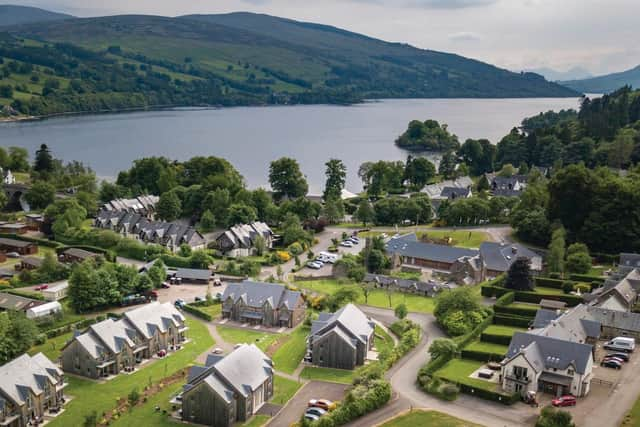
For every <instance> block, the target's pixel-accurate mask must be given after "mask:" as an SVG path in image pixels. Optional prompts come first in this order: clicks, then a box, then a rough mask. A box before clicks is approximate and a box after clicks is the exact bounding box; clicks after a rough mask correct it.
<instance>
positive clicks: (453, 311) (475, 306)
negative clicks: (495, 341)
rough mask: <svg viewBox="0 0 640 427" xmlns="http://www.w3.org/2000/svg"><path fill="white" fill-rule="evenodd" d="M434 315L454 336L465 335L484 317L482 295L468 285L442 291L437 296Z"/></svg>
mask: <svg viewBox="0 0 640 427" xmlns="http://www.w3.org/2000/svg"><path fill="white" fill-rule="evenodd" d="M434 315H435V317H436V319H437V321H438V323H440V325H442V326H443V327H444V329H445V330H446V331H447V333H449V334H450V335H453V336H458V335H464V334H465V333H468V332H469V331H471V330H472V329H473V328H474V327H476V326H477V325H478V324H480V322H482V319H483V318H484V309H483V308H482V305H481V304H480V297H479V296H478V295H476V294H474V293H473V290H472V289H471V288H468V287H462V288H457V289H453V290H452V291H449V292H442V293H440V295H438V297H437V298H436V307H435V310H434Z"/></svg>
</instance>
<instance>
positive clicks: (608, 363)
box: [600, 359, 622, 369]
mask: <svg viewBox="0 0 640 427" xmlns="http://www.w3.org/2000/svg"><path fill="white" fill-rule="evenodd" d="M600 366H603V367H605V368H613V369H622V363H620V362H618V361H617V360H613V359H609V360H603V361H602V362H600Z"/></svg>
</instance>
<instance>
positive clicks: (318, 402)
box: [307, 399, 336, 411]
mask: <svg viewBox="0 0 640 427" xmlns="http://www.w3.org/2000/svg"><path fill="white" fill-rule="evenodd" d="M307 406H309V407H310V408H321V409H324V410H325V411H330V410H332V409H333V408H335V406H336V404H335V403H333V402H332V401H330V400H328V399H311V400H310V401H309V403H308V404H307Z"/></svg>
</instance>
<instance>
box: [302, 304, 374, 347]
mask: <svg viewBox="0 0 640 427" xmlns="http://www.w3.org/2000/svg"><path fill="white" fill-rule="evenodd" d="M321 319H322V320H321ZM336 327H341V328H342V329H343V330H344V331H345V332H347V333H349V334H350V335H351V336H352V337H353V338H355V339H357V340H359V341H361V342H363V343H365V344H366V343H367V342H368V341H369V338H370V337H371V334H372V333H373V330H374V324H373V322H372V321H371V320H370V319H369V318H368V317H367V316H366V315H365V314H364V313H363V312H362V311H361V310H360V309H359V308H358V307H356V306H355V305H353V304H347V305H345V306H344V307H342V308H341V309H340V310H338V311H336V312H335V313H333V314H331V315H330V316H327V313H325V315H324V316H322V317H320V318H318V320H316V321H314V322H313V323H312V327H311V334H312V335H324V334H325V333H327V332H328V331H329V330H331V329H334V328H336Z"/></svg>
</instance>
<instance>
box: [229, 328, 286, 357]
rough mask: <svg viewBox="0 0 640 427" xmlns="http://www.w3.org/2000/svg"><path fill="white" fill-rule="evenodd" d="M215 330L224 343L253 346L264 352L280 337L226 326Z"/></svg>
mask: <svg viewBox="0 0 640 427" xmlns="http://www.w3.org/2000/svg"><path fill="white" fill-rule="evenodd" d="M217 328H218V333H219V334H220V335H221V336H222V339H224V340H225V341H226V342H229V343H233V344H243V343H246V344H255V345H257V346H258V348H260V350H262V351H266V350H267V348H269V346H270V345H271V343H273V342H274V341H275V340H277V339H278V338H279V337H280V336H281V335H280V334H268V333H265V332H257V331H251V330H247V329H239V328H231V327H228V326H218V327H217Z"/></svg>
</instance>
